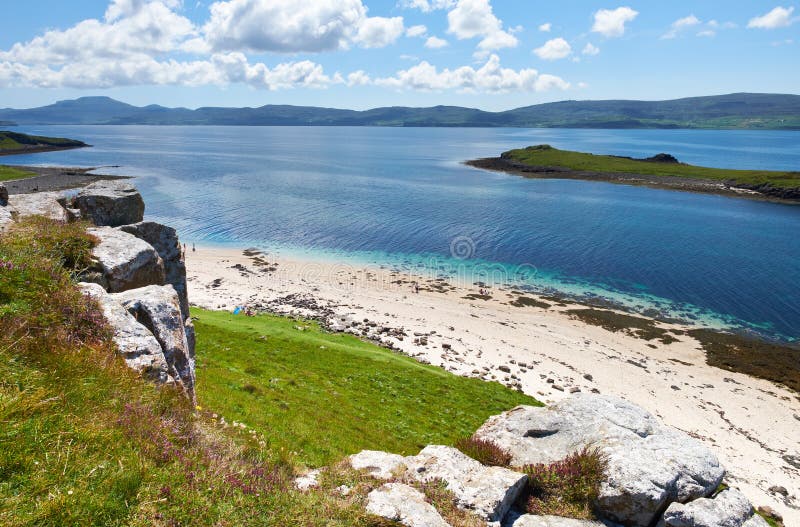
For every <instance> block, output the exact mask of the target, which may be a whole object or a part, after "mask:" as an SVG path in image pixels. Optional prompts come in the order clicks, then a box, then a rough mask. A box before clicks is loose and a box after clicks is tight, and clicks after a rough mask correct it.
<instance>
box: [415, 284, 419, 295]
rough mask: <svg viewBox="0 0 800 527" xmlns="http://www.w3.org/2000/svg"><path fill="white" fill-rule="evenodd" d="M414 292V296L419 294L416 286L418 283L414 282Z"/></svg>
mask: <svg viewBox="0 0 800 527" xmlns="http://www.w3.org/2000/svg"><path fill="white" fill-rule="evenodd" d="M414 292H415V293H416V294H419V284H418V283H416V282H414Z"/></svg>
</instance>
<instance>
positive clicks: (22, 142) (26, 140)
mask: <svg viewBox="0 0 800 527" xmlns="http://www.w3.org/2000/svg"><path fill="white" fill-rule="evenodd" d="M79 146H86V143H84V142H82V141H76V140H75V139H67V138H65V137H44V136H40V135H28V134H21V133H19V132H2V131H0V152H3V151H9V150H23V149H25V148H31V147H55V148H70V147H79Z"/></svg>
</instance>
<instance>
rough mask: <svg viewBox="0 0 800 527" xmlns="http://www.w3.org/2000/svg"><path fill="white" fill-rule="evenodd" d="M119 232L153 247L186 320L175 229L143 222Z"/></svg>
mask: <svg viewBox="0 0 800 527" xmlns="http://www.w3.org/2000/svg"><path fill="white" fill-rule="evenodd" d="M120 230H122V231H125V232H127V233H128V234H133V235H134V236H136V237H137V238H139V239H140V240H144V241H146V242H147V243H149V244H150V245H152V246H153V248H154V249H155V250H156V252H157V253H158V256H159V257H160V258H161V260H162V261H163V262H164V273H165V280H166V283H168V284H171V285H172V287H173V288H175V291H176V292H177V293H178V298H179V299H180V304H181V313H183V318H184V319H186V318H188V317H189V297H188V294H187V292H186V263H185V262H184V259H183V250H182V249H181V244H180V240H179V239H178V233H177V232H176V231H175V229H173V228H172V227H168V226H166V225H161V224H160V223H156V222H153V221H143V222H139V223H134V224H132V225H123V226H121V227H120Z"/></svg>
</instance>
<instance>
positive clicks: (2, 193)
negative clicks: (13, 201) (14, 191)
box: [0, 183, 8, 207]
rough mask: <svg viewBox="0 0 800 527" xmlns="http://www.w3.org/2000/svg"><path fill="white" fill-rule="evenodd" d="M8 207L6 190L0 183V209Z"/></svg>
mask: <svg viewBox="0 0 800 527" xmlns="http://www.w3.org/2000/svg"><path fill="white" fill-rule="evenodd" d="M6 205H8V189H7V188H6V186H5V185H3V184H2V183H0V207H5V206H6Z"/></svg>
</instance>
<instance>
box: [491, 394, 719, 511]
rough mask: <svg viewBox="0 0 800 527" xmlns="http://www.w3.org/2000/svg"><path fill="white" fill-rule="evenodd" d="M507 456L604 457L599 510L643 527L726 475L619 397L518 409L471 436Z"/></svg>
mask: <svg viewBox="0 0 800 527" xmlns="http://www.w3.org/2000/svg"><path fill="white" fill-rule="evenodd" d="M476 435H477V436H478V437H481V438H484V439H491V440H492V441H494V442H495V443H497V444H499V445H500V446H501V447H503V448H505V449H507V450H508V451H509V452H511V454H512V456H513V458H512V463H513V464H514V465H516V466H522V465H526V464H529V463H533V464H535V463H552V462H554V461H557V460H560V459H563V458H565V457H567V456H568V455H569V454H571V453H574V452H576V451H578V450H580V449H582V448H583V447H597V448H599V449H600V450H601V451H602V453H604V454H605V455H606V457H607V459H608V473H607V475H606V481H605V482H603V484H602V485H601V488H600V496H599V500H598V509H599V511H600V512H601V513H602V515H603V516H605V517H607V518H609V519H611V520H614V521H617V522H619V523H622V524H624V525H650V524H651V523H652V522H654V521H655V520H656V519H657V516H658V514H659V513H660V511H663V510H664V509H665V508H666V507H667V506H668V505H669V504H670V503H672V502H674V501H678V502H687V501H690V500H693V499H696V498H702V497H705V496H708V495H710V494H711V493H712V492H714V490H715V489H716V488H717V486H718V485H719V483H720V482H721V481H722V477H723V476H724V474H725V471H724V469H723V468H722V466H721V465H720V463H719V461H718V460H717V458H716V456H715V455H714V454H713V453H712V452H711V451H710V450H709V449H708V448H706V447H705V446H704V445H702V444H701V443H700V442H699V441H697V440H695V439H693V438H691V437H689V436H688V435H686V434H684V433H683V432H680V431H678V430H675V429H672V428H669V427H666V426H664V425H662V424H661V423H659V422H658V420H657V419H656V418H655V417H653V416H652V415H651V414H649V413H648V412H646V411H645V410H644V409H642V408H640V407H638V406H635V405H633V404H630V403H628V402H626V401H624V400H622V399H619V398H616V397H610V396H597V395H592V394H576V395H574V396H572V397H570V398H568V399H565V400H563V401H561V402H560V403H557V404H555V405H553V406H550V407H548V408H536V407H529V406H520V407H517V408H514V409H513V410H511V411H509V412H506V413H504V414H501V415H499V416H494V417H491V418H489V420H487V421H486V423H484V424H483V426H481V428H480V429H479V430H478V431H477V432H476Z"/></svg>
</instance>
